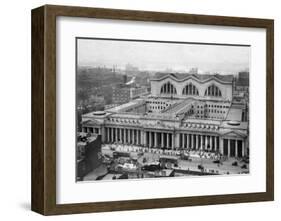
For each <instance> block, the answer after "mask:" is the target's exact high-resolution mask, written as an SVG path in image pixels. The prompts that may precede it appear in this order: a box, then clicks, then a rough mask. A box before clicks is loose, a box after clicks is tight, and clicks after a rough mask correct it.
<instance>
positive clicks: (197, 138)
mask: <svg viewBox="0 0 281 221" xmlns="http://www.w3.org/2000/svg"><path fill="white" fill-rule="evenodd" d="M198 149H199V135H198V134H197V135H196V150H198Z"/></svg>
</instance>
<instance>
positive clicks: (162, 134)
mask: <svg viewBox="0 0 281 221" xmlns="http://www.w3.org/2000/svg"><path fill="white" fill-rule="evenodd" d="M161 147H162V148H163V147H164V133H163V132H162V133H161Z"/></svg>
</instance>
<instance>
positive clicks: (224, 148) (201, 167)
mask: <svg viewBox="0 0 281 221" xmlns="http://www.w3.org/2000/svg"><path fill="white" fill-rule="evenodd" d="M250 53H251V46H250V45H235V44H224V43H216V44H213V43H206V42H167V41H148V40H130V39H102V38H84V37H77V38H76V106H75V108H76V133H75V134H76V138H75V139H76V147H75V148H76V167H75V168H76V177H75V179H76V181H77V182H84V181H95V182H100V181H114V182H118V180H121V179H134V180H138V179H151V178H161V179H162V178H166V179H174V177H182V178H187V179H192V178H194V177H197V176H210V177H213V178H215V177H216V176H219V175H223V176H234V175H239V176H242V175H247V174H250V172H251V171H250V157H249V156H250V148H249V146H250V145H249V134H250V133H249V132H250V131H249V119H250V116H249V109H250V106H249V103H250V101H249V74H250Z"/></svg>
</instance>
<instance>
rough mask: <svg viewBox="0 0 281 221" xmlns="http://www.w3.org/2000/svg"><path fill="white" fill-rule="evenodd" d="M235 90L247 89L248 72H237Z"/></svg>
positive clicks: (246, 90) (245, 90)
mask: <svg viewBox="0 0 281 221" xmlns="http://www.w3.org/2000/svg"><path fill="white" fill-rule="evenodd" d="M235 89H236V91H244V92H248V91H249V72H248V71H242V72H239V73H238V79H237V81H236V83H235Z"/></svg>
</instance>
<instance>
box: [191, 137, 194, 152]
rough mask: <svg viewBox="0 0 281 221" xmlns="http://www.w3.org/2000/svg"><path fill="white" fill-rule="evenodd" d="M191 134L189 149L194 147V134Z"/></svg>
mask: <svg viewBox="0 0 281 221" xmlns="http://www.w3.org/2000/svg"><path fill="white" fill-rule="evenodd" d="M190 136H191V149H193V148H194V135H193V134H190Z"/></svg>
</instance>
